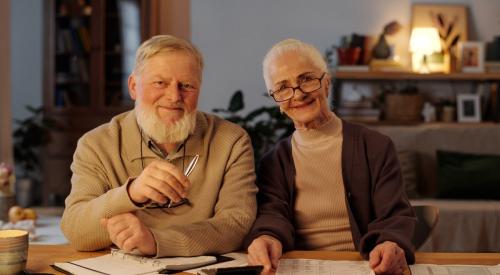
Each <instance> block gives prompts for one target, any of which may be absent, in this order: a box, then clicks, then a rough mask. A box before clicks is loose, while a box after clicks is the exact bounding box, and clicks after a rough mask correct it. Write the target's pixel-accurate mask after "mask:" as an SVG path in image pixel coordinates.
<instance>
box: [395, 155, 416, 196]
mask: <svg viewBox="0 0 500 275" xmlns="http://www.w3.org/2000/svg"><path fill="white" fill-rule="evenodd" d="M398 159H399V164H400V165H401V174H402V177H403V184H404V186H405V191H406V195H407V196H408V198H410V199H415V198H418V197H419V196H418V193H417V154H416V152H414V151H399V152H398Z"/></svg>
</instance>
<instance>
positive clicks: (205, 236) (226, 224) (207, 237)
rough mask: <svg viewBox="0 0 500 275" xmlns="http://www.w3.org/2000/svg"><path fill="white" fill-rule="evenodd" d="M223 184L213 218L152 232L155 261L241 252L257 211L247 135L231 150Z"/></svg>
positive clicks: (251, 155)
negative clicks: (175, 257)
mask: <svg viewBox="0 0 500 275" xmlns="http://www.w3.org/2000/svg"><path fill="white" fill-rule="evenodd" d="M228 146H229V145H228ZM222 181H223V182H222V184H221V189H220V190H219V195H218V199H217V203H216V205H215V209H214V215H213V217H211V218H209V219H206V220H202V221H199V222H195V223H191V224H188V225H170V226H168V227H166V228H151V231H152V233H153V235H154V237H155V240H156V244H157V257H165V256H193V255H203V254H223V253H227V252H230V251H234V250H238V249H240V248H241V244H242V241H243V238H244V237H245V235H246V234H247V233H248V231H249V230H250V227H251V226H252V223H253V221H254V219H255V215H256V211H257V203H256V199H255V194H256V193H257V188H256V186H255V171H254V158H253V150H252V145H251V142H250V138H249V137H248V135H246V134H245V135H242V137H241V138H239V139H238V140H237V141H236V142H235V143H234V145H233V146H232V150H231V153H230V156H229V159H228V162H227V165H226V170H225V172H224V176H223V179H222Z"/></svg>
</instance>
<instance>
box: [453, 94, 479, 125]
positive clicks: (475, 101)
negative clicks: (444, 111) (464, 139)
mask: <svg viewBox="0 0 500 275" xmlns="http://www.w3.org/2000/svg"><path fill="white" fill-rule="evenodd" d="M480 99H481V96H480V95H478V94H458V95H457V118H458V122H481V104H480Z"/></svg>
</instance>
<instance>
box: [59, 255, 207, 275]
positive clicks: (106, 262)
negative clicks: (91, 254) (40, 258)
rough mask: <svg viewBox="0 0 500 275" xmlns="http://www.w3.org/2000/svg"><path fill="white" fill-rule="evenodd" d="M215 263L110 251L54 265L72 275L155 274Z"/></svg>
mask: <svg viewBox="0 0 500 275" xmlns="http://www.w3.org/2000/svg"><path fill="white" fill-rule="evenodd" d="M216 261H217V259H216V257H214V256H198V257H173V258H148V257H143V256H138V255H132V254H127V253H124V252H122V251H120V250H115V249H114V250H112V252H111V254H107V255H104V256H99V257H95V258H88V259H83V260H76V261H72V262H66V263H55V264H54V265H55V266H57V267H59V268H62V269H64V270H67V271H69V272H71V273H73V274H82V275H95V274H110V275H115V274H117V275H118V274H120V275H122V274H155V273H157V272H158V271H161V270H163V269H169V270H185V269H190V268H195V267H199V266H204V265H208V264H211V263H215V262H216Z"/></svg>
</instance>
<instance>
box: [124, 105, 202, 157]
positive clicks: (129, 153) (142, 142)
mask: <svg viewBox="0 0 500 275" xmlns="http://www.w3.org/2000/svg"><path fill="white" fill-rule="evenodd" d="M207 127H208V122H207V119H206V118H205V116H204V115H203V113H201V112H197V114H196V126H195V128H194V131H193V134H191V135H189V137H188V138H187V140H186V142H185V143H183V144H180V145H179V147H178V148H177V150H176V152H174V153H171V154H168V155H167V156H166V159H167V160H173V159H176V158H180V157H183V156H184V152H185V155H186V156H194V155H200V156H201V155H202V153H203V152H204V145H203V135H204V133H205V131H206V129H207ZM120 143H121V144H122V154H123V156H125V159H127V160H128V161H129V162H133V161H136V160H140V159H141V156H142V158H159V157H160V158H162V156H161V154H159V153H158V151H157V150H156V149H155V148H154V146H152V140H151V139H150V138H149V137H148V136H146V135H145V134H144V132H142V138H141V131H140V128H139V125H138V124H137V118H136V114H135V110H132V111H130V112H129V113H128V114H127V116H126V117H125V119H124V121H123V125H122V135H121V137H120ZM141 147H142V153H141ZM184 150H185V151H184ZM155 152H157V153H155Z"/></svg>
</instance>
